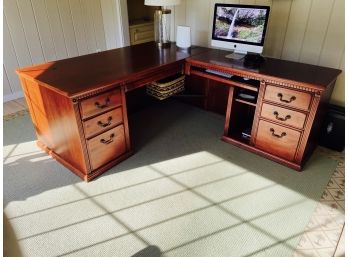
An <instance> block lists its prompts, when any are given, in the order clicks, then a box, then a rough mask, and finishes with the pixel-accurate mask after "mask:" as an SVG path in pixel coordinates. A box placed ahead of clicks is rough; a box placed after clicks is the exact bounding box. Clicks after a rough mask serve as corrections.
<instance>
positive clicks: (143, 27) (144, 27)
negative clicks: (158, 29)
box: [129, 23, 154, 33]
mask: <svg viewBox="0 0 348 257" xmlns="http://www.w3.org/2000/svg"><path fill="white" fill-rule="evenodd" d="M129 30H130V31H131V32H134V33H139V32H145V31H154V25H153V23H146V24H138V25H131V26H129Z"/></svg>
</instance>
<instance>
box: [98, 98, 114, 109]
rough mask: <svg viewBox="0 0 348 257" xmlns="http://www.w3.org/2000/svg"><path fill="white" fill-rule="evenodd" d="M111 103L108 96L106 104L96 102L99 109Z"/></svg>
mask: <svg viewBox="0 0 348 257" xmlns="http://www.w3.org/2000/svg"><path fill="white" fill-rule="evenodd" d="M109 103H110V98H109V97H107V98H106V100H105V103H104V104H100V103H99V102H95V103H94V104H95V106H96V107H97V108H98V109H104V108H105V107H108V106H109Z"/></svg>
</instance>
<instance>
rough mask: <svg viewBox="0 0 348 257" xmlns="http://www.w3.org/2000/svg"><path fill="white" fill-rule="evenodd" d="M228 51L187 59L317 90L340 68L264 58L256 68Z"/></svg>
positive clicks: (328, 81) (322, 88)
mask: <svg viewBox="0 0 348 257" xmlns="http://www.w3.org/2000/svg"><path fill="white" fill-rule="evenodd" d="M227 54H229V52H228V51H223V50H216V49H212V50H211V51H209V52H205V53H204V54H198V55H195V56H192V57H190V58H188V59H187V61H188V62H189V63H193V64H194V63H196V64H199V63H201V64H205V65H206V64H209V65H211V67H216V68H220V69H221V68H222V69H226V70H230V71H232V72H233V71H237V70H242V71H243V72H244V73H247V74H250V75H251V76H252V75H253V74H254V75H257V77H259V78H263V79H265V80H267V79H273V78H274V79H279V78H280V79H282V80H285V81H286V82H290V83H291V82H294V83H295V84H296V83H298V82H300V83H304V84H307V86H309V87H313V88H316V89H319V90H324V89H325V88H326V87H327V86H328V85H330V84H331V82H333V81H334V80H336V78H337V76H338V75H339V74H340V73H341V71H340V70H337V69H332V68H327V67H320V66H315V65H309V64H304V63H297V62H292V61H286V60H280V59H273V58H265V62H263V63H262V64H261V65H260V66H259V67H258V68H250V67H245V66H244V64H243V62H244V61H243V60H237V61H236V60H231V59H228V58H226V57H225V56H226V55H227Z"/></svg>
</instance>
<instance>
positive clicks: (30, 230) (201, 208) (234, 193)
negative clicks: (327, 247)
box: [4, 101, 336, 257]
mask: <svg viewBox="0 0 348 257" xmlns="http://www.w3.org/2000/svg"><path fill="white" fill-rule="evenodd" d="M223 127H224V117H222V116H220V115H217V114H214V113H210V112H206V111H203V110H200V109H198V108H195V107H192V106H189V105H185V104H182V103H178V102H175V101H164V102H160V103H158V104H155V105H153V106H151V107H149V108H146V109H144V110H142V111H140V112H138V113H136V114H134V115H133V116H131V117H130V128H131V131H130V132H131V135H132V143H133V147H134V150H135V154H134V155H133V156H131V157H130V158H129V159H127V160H126V161H124V162H122V163H121V164H119V165H117V166H116V167H114V168H112V169H111V170H109V171H108V172H107V173H105V174H104V175H102V176H101V177H99V178H97V179H95V180H94V181H92V182H90V183H85V182H82V181H81V180H80V179H79V178H78V177H76V176H75V175H74V174H72V173H71V172H70V171H69V170H67V169H66V168H64V167H63V166H62V165H60V164H59V163H57V162H56V161H55V160H53V159H51V158H50V157H49V156H47V155H46V154H44V153H43V152H41V151H40V150H39V149H38V148H37V147H36V145H35V139H36V138H35V133H34V130H33V127H32V123H31V121H30V118H29V116H28V115H27V114H23V115H21V116H16V117H14V118H13V119H10V120H7V121H4V213H5V216H6V219H7V221H8V223H9V224H10V227H11V228H12V230H13V232H14V234H15V237H16V239H17V243H18V249H19V251H20V254H21V255H22V256H35V257H37V256H45V257H48V256H108V257H109V256H122V257H123V256H125V257H128V256H137V257H141V256H148V257H158V256H168V257H169V256H187V257H191V256H200V257H204V256H209V257H211V256H219V257H224V256H226V257H231V256H233V257H234V256H267V257H268V256H276V257H279V256H292V254H293V252H294V249H295V248H296V246H297V244H298V242H299V239H300V236H301V235H302V233H303V232H304V230H305V227H306V225H307V224H308V221H309V219H310V217H311V215H312V213H313V211H314V209H315V207H316V205H317V203H318V201H319V200H320V197H321V195H322V193H323V191H324V188H325V186H326V184H327V183H328V181H329V179H330V176H331V174H332V173H333V171H334V169H335V167H336V162H335V161H334V160H332V159H329V158H327V157H326V156H325V155H323V154H321V153H320V152H319V151H316V152H315V153H314V154H313V156H312V157H311V158H310V160H309V162H308V163H307V165H306V166H305V168H304V170H303V172H301V173H299V172H296V171H294V170H291V169H288V168H286V167H284V166H282V165H279V164H276V163H274V162H272V161H269V160H266V159H264V158H262V157H259V156H257V155H255V154H252V153H249V152H246V151H244V150H241V149H239V148H237V147H234V146H232V145H229V144H227V143H224V142H222V141H221V140H220V137H221V135H222V132H223Z"/></svg>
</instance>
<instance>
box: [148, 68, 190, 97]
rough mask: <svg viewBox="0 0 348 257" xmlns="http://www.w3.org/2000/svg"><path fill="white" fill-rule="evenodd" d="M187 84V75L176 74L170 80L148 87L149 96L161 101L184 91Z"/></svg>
mask: <svg viewBox="0 0 348 257" xmlns="http://www.w3.org/2000/svg"><path fill="white" fill-rule="evenodd" d="M184 84H185V75H182V74H176V75H173V76H170V77H168V78H165V79H162V80H159V81H156V82H152V83H151V84H150V85H148V86H147V88H146V92H147V94H149V95H151V96H153V97H155V98H157V99H159V100H163V99H166V98H168V97H170V96H172V95H174V94H176V93H179V92H181V91H183V90H184V89H185V88H184Z"/></svg>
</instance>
